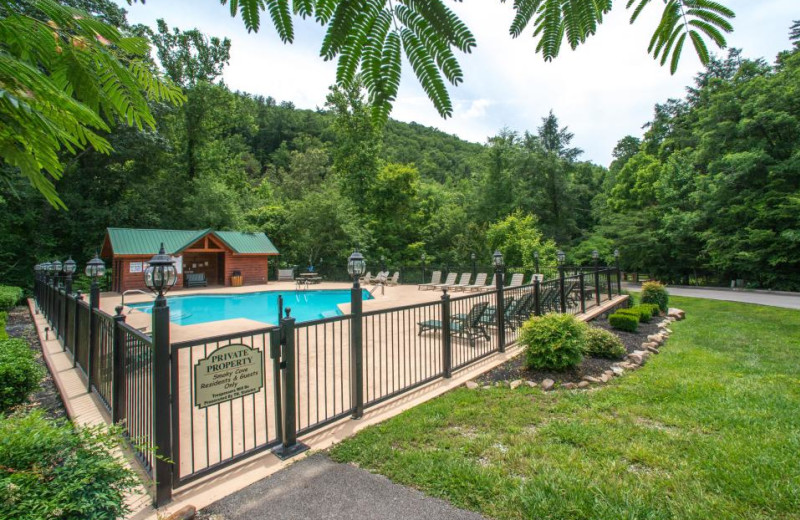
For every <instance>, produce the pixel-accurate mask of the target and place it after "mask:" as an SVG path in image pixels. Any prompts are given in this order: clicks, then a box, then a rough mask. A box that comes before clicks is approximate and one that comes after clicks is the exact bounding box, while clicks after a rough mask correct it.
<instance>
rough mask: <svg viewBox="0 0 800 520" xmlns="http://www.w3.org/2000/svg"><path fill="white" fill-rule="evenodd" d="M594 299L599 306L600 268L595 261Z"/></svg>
mask: <svg viewBox="0 0 800 520" xmlns="http://www.w3.org/2000/svg"><path fill="white" fill-rule="evenodd" d="M594 300H595V303H597V306H598V307H599V306H600V268H599V267H597V262H595V263H594Z"/></svg>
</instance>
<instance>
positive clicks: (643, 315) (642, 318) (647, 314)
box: [634, 303, 653, 323]
mask: <svg viewBox="0 0 800 520" xmlns="http://www.w3.org/2000/svg"><path fill="white" fill-rule="evenodd" d="M634 309H636V310H637V311H639V323H650V319H651V318H652V317H653V308H652V307H651V306H650V304H648V303H645V304H644V305H637V306H636V307H634Z"/></svg>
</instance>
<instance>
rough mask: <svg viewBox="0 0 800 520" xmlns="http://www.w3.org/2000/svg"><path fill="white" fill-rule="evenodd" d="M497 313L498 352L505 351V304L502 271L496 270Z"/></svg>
mask: <svg viewBox="0 0 800 520" xmlns="http://www.w3.org/2000/svg"><path fill="white" fill-rule="evenodd" d="M496 273H497V311H496V312H495V315H496V318H497V342H498V343H499V345H498V350H499V351H500V352H505V351H506V303H505V294H504V293H503V291H504V290H505V283H504V280H503V278H504V276H503V274H504V272H503V269H502V268H500V269H497V271H496Z"/></svg>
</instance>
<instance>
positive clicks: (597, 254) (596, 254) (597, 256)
mask: <svg viewBox="0 0 800 520" xmlns="http://www.w3.org/2000/svg"><path fill="white" fill-rule="evenodd" d="M592 259H593V260H594V267H595V269H597V264H598V262H599V261H600V251H598V250H597V249H593V250H592Z"/></svg>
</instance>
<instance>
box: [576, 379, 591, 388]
mask: <svg viewBox="0 0 800 520" xmlns="http://www.w3.org/2000/svg"><path fill="white" fill-rule="evenodd" d="M588 387H589V381H581V382H580V383H578V388H588Z"/></svg>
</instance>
